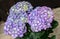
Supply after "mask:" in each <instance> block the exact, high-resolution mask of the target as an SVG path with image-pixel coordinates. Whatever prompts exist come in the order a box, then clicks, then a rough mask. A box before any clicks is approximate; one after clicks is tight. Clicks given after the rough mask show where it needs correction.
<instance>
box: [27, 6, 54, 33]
mask: <svg viewBox="0 0 60 39" xmlns="http://www.w3.org/2000/svg"><path fill="white" fill-rule="evenodd" d="M52 20H53V12H52V10H51V9H50V8H49V7H45V6H43V7H36V8H35V9H34V10H33V11H32V12H31V14H29V16H28V23H29V24H30V25H31V30H32V31H33V32H38V31H41V30H42V29H44V30H46V29H47V28H50V27H51V25H50V23H51V22H52Z"/></svg>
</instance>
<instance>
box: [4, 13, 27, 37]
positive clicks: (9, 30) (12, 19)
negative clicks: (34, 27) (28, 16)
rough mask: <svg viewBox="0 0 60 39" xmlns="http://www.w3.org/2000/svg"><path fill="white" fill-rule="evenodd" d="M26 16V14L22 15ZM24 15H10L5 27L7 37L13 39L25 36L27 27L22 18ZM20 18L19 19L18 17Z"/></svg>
mask: <svg viewBox="0 0 60 39" xmlns="http://www.w3.org/2000/svg"><path fill="white" fill-rule="evenodd" d="M22 15H24V14H22ZM22 15H14V14H13V15H11V14H10V15H9V16H8V18H7V21H6V22H5V26H4V33H5V34H7V35H11V36H12V37H14V38H16V37H18V36H19V37H23V34H24V33H25V32H26V26H25V24H24V22H22V20H21V18H20V17H24V16H22ZM18 16H19V17H18Z"/></svg>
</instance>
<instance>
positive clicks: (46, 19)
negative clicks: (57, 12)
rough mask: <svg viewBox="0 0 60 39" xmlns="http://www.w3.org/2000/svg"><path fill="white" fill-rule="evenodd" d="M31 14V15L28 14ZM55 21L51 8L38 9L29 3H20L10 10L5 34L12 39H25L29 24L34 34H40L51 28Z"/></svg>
mask: <svg viewBox="0 0 60 39" xmlns="http://www.w3.org/2000/svg"><path fill="white" fill-rule="evenodd" d="M28 13H30V14H28ZM52 21H53V12H52V10H51V8H49V7H46V6H43V7H40V6H39V7H36V8H35V9H33V6H32V5H31V4H30V3H28V2H25V1H23V2H18V3H16V4H15V5H13V6H12V7H11V8H10V10H9V16H8V17H7V20H6V22H5V26H4V33H5V34H7V35H11V36H12V37H14V38H16V37H23V36H24V33H26V32H27V31H26V30H27V28H26V26H25V23H28V24H29V25H30V27H31V30H32V31H33V32H39V31H41V30H46V29H47V28H51V25H50V23H51V22H52Z"/></svg>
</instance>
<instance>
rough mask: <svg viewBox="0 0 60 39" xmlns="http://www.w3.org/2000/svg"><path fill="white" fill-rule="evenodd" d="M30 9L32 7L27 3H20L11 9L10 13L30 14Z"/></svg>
mask: <svg viewBox="0 0 60 39" xmlns="http://www.w3.org/2000/svg"><path fill="white" fill-rule="evenodd" d="M32 9H33V6H32V5H31V4H30V3H29V2H26V1H21V2H18V3H16V4H15V5H13V6H12V7H11V9H10V13H19V12H26V11H27V12H30V11H31V10H32Z"/></svg>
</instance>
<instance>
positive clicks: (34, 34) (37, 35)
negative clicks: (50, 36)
mask: <svg viewBox="0 0 60 39" xmlns="http://www.w3.org/2000/svg"><path fill="white" fill-rule="evenodd" d="M44 33H45V31H40V32H31V34H30V38H32V39H40V37H41V36H42V35H44Z"/></svg>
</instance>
